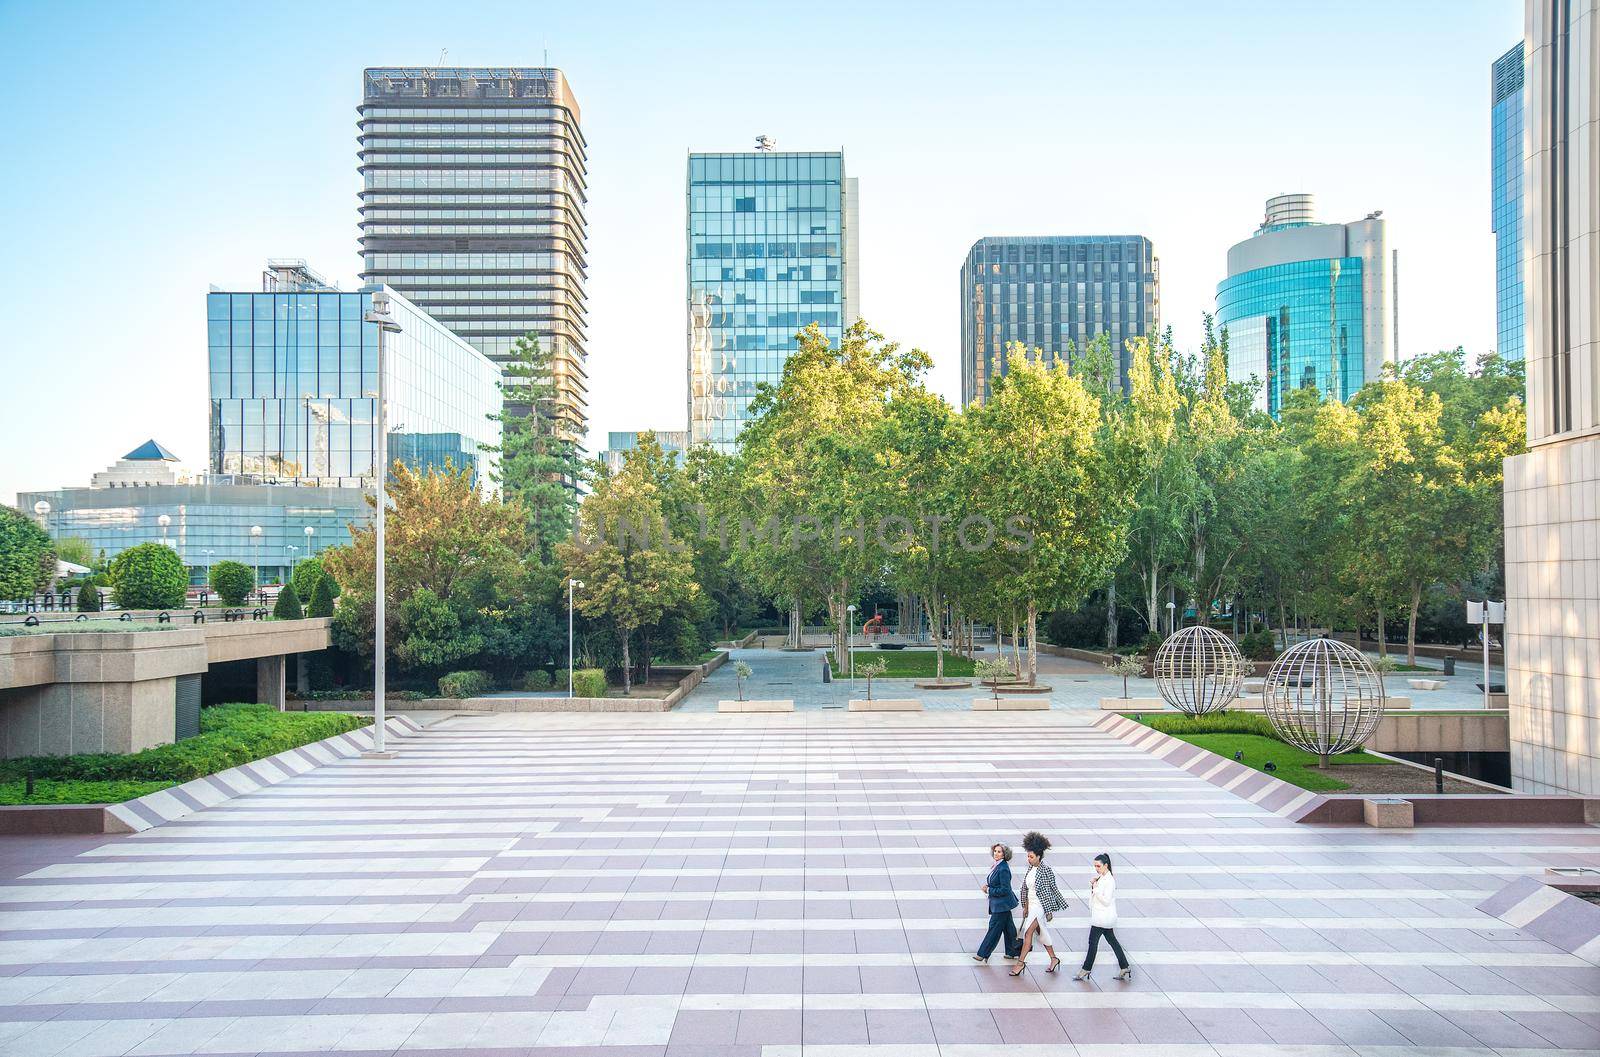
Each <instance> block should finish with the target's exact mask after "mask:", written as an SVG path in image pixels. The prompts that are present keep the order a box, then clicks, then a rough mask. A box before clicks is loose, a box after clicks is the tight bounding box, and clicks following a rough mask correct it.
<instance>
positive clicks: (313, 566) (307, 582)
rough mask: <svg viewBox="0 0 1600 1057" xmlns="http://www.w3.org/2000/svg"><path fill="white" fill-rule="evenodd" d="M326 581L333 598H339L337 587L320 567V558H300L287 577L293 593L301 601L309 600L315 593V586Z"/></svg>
mask: <svg viewBox="0 0 1600 1057" xmlns="http://www.w3.org/2000/svg"><path fill="white" fill-rule="evenodd" d="M324 580H326V581H328V582H329V584H330V585H331V586H332V588H333V595H334V597H335V598H337V597H338V596H339V585H338V583H337V582H336V581H334V579H333V577H331V576H329V575H328V571H327V570H326V569H324V568H323V567H322V559H321V558H320V557H310V558H301V559H300V560H299V561H298V562H296V563H295V566H294V572H293V573H292V574H291V575H290V577H289V582H290V583H291V584H293V585H294V593H295V594H296V595H298V596H299V597H300V598H302V599H306V600H309V599H311V598H313V597H314V596H315V595H316V593H317V584H319V583H321V582H322V581H324Z"/></svg>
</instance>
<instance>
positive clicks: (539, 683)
mask: <svg viewBox="0 0 1600 1057" xmlns="http://www.w3.org/2000/svg"><path fill="white" fill-rule="evenodd" d="M522 688H523V689H524V690H548V689H550V673H549V672H547V671H545V670H544V669H543V668H535V669H534V670H533V671H531V672H529V673H528V674H526V675H524V676H523V677H522Z"/></svg>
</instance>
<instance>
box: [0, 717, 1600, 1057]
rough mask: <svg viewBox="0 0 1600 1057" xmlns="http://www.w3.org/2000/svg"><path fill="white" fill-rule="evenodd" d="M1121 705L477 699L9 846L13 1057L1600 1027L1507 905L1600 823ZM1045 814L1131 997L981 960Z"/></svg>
mask: <svg viewBox="0 0 1600 1057" xmlns="http://www.w3.org/2000/svg"><path fill="white" fill-rule="evenodd" d="M1091 718H1092V717H1091V716H1088V715H1086V714H1084V713H1079V712H1068V711H1055V712H1050V713H1031V714H1029V713H1017V714H1009V715H994V714H981V713H980V714H976V715H972V714H967V715H963V714H959V713H955V712H949V713H930V714H925V715H906V714H900V715H896V714H877V715H862V714H856V715H849V714H840V713H833V712H821V711H815V712H809V713H797V714H795V715H789V716H724V717H718V716H715V715H703V714H698V715H697V714H689V715H682V714H668V715H661V716H653V715H622V716H616V715H548V716H545V715H527V714H523V715H498V716H494V715H480V716H464V717H458V718H455V719H450V720H445V721H443V722H440V723H437V724H434V725H433V726H431V727H429V728H428V729H426V730H424V731H422V732H420V733H418V734H415V735H413V736H410V737H406V738H403V739H400V740H399V741H398V745H399V748H400V751H401V755H400V756H399V757H398V758H397V759H395V760H390V761H376V760H366V759H361V758H352V759H341V760H334V761H331V762H329V763H326V764H325V765H323V766H321V767H318V768H316V769H315V770H311V771H309V772H307V773H305V774H302V775H299V776H297V777H294V778H291V779H289V780H287V781H284V782H282V783H280V784H278V785H274V786H270V787H267V788H263V789H260V790H258V791H256V792H254V793H251V794H249V795H246V796H243V797H241V798H239V799H236V800H232V801H229V802H227V803H225V804H221V805H217V806H213V807H209V808H206V809H205V810H202V811H198V812H195V813H194V814H192V815H189V816H188V817H186V818H183V819H181V820H179V821H176V822H171V823H167V824H165V825H161V826H158V827H156V828H154V829H151V830H148V831H146V832H143V833H139V834H133V835H128V836H123V837H112V838H93V839H77V840H68V839H55V840H48V839H47V840H37V839H33V840H29V839H22V838H10V839H7V840H5V841H3V842H0V869H3V870H4V873H3V875H0V876H3V877H4V878H5V879H4V880H0V902H3V904H4V905H3V906H0V1055H17V1057H46V1055H61V1057H111V1055H121V1054H143V1055H154V1057H177V1055H188V1054H214V1055H223V1054H226V1055H243V1054H261V1055H269V1054H270V1055H273V1057H285V1055H289V1054H305V1053H338V1054H342V1055H344V1057H373V1055H380V1054H381V1055H391V1054H428V1053H433V1054H452V1055H463V1057H490V1055H497V1057H506V1055H513V1054H516V1055H538V1057H664V1055H671V1057H680V1055H682V1057H689V1055H694V1057H806V1055H811V1057H979V1055H983V1057H990V1055H996V1054H1013V1053H1017V1054H1024V1055H1028V1057H1045V1055H1049V1057H1056V1055H1063V1057H1075V1055H1081V1057H1124V1055H1125V1057H1267V1055H1280V1054H1283V1055H1291V1057H1293V1055H1310V1057H1335V1055H1338V1057H1354V1055H1368V1054H1370V1055H1381V1057H1413V1055H1414V1057H1478V1055H1484V1057H1519V1055H1530V1054H1542V1055H1551V1057H1565V1055H1570V1054H1575V1053H1580V1052H1581V1053H1590V1054H1596V1053H1600V967H1597V966H1595V965H1593V964H1591V963H1589V962H1587V961H1585V960H1583V959H1581V958H1579V957H1577V956H1575V955H1573V954H1570V953H1568V952H1566V951H1563V950H1561V949H1560V948H1559V947H1557V946H1554V945H1552V944H1550V943H1547V942H1545V941H1544V940H1541V939H1539V938H1537V937H1535V936H1533V935H1531V934H1530V933H1527V932H1524V931H1520V930H1519V929H1518V928H1516V927H1514V926H1512V925H1510V924H1508V923H1506V922H1505V921H1502V920H1500V919H1498V918H1496V917H1493V916H1491V915H1489V914H1486V913H1483V912H1481V911H1478V910H1477V909H1475V907H1476V905H1477V904H1478V903H1480V902H1482V901H1484V900H1485V899H1486V898H1488V897H1489V896H1491V895H1493V894H1494V893H1496V892H1497V891H1499V890H1501V889H1503V888H1504V887H1505V886H1506V885H1507V884H1508V883H1509V882H1511V881H1514V880H1515V879H1517V878H1518V877H1523V876H1530V875H1534V874H1537V873H1539V872H1540V871H1542V870H1543V869H1544V868H1545V867H1546V866H1576V865H1589V866H1600V828H1596V827H1538V828H1533V827H1529V828H1514V827H1462V828H1429V829H1422V830H1416V831H1409V832H1385V831H1376V830H1369V829H1365V828H1362V827H1349V828H1318V827H1309V826H1300V825H1296V824H1294V823H1292V822H1288V821H1286V820H1284V819H1282V818H1280V817H1278V816H1277V815H1274V814H1272V813H1270V812H1269V811H1267V810H1265V809H1263V808H1261V807H1259V806H1257V805H1255V804H1252V803H1250V802H1248V801H1247V800H1244V799H1241V798H1239V797H1237V796H1235V795H1233V794H1232V793H1230V792H1228V791H1226V790H1223V789H1220V788H1218V787H1216V786H1214V785H1211V784H1209V783H1207V782H1204V781H1202V780H1201V779H1200V778H1198V777H1196V776H1194V775H1191V774H1189V773H1187V772H1185V771H1182V770H1179V769H1178V768H1175V767H1173V766H1171V765H1169V764H1167V763H1165V762H1163V761H1161V760H1159V759H1156V758H1154V757H1152V756H1150V755H1147V754H1145V753H1143V752H1141V751H1139V750H1138V749H1136V748H1134V747H1132V746H1129V745H1126V744H1124V743H1122V742H1120V741H1117V740H1115V739H1114V738H1112V737H1110V736H1109V735H1107V734H1105V733H1103V732H1101V731H1099V730H1096V729H1094V728H1092V727H1091V726H1089V725H1088V722H1089V720H1090V719H1091ZM1030 828H1039V829H1042V830H1044V831H1045V832H1047V833H1049V834H1050V835H1052V836H1053V838H1054V839H1055V841H1056V847H1055V849H1054V850H1053V851H1052V852H1051V854H1050V861H1051V862H1052V864H1053V865H1054V866H1055V867H1056V870H1057V872H1058V876H1059V877H1060V878H1061V880H1062V882H1063V889H1064V890H1065V892H1066V894H1067V896H1068V898H1069V899H1070V900H1071V901H1072V905H1071V906H1070V908H1069V909H1068V911H1067V912H1066V914H1065V915H1064V917H1065V918H1066V920H1065V921H1062V920H1060V919H1059V918H1058V921H1057V925H1058V927H1059V928H1060V930H1061V932H1062V934H1063V935H1064V937H1068V938H1070V946H1071V947H1072V948H1073V949H1071V950H1067V949H1063V950H1062V951H1061V953H1062V955H1063V957H1064V958H1065V959H1067V963H1068V966H1069V967H1070V966H1071V964H1072V960H1073V959H1074V958H1076V957H1078V956H1079V955H1080V954H1081V947H1080V946H1079V945H1080V944H1081V943H1082V940H1083V938H1084V934H1085V932H1086V918H1085V914H1084V908H1083V902H1082V899H1081V893H1082V889H1083V887H1084V885H1085V884H1086V881H1087V871H1088V860H1089V858H1090V857H1091V856H1092V855H1093V854H1094V853H1095V852H1099V851H1109V852H1111V853H1112V854H1113V856H1115V857H1116V861H1117V876H1118V880H1119V882H1120V888H1121V892H1120V900H1119V902H1120V903H1121V911H1122V923H1121V925H1120V926H1119V928H1118V933H1119V935H1120V936H1121V937H1122V939H1123V942H1124V944H1125V945H1126V947H1127V948H1128V951H1129V954H1130V956H1131V957H1132V959H1133V962H1134V966H1135V970H1136V975H1135V977H1134V979H1133V980H1132V981H1131V982H1130V983H1118V982H1116V981H1113V980H1112V979H1111V978H1110V975H1111V974H1110V970H1109V969H1108V968H1107V967H1106V961H1104V960H1103V961H1102V962H1101V964H1100V965H1099V966H1097V969H1096V975H1095V978H1094V980H1093V981H1092V982H1089V983H1075V982H1073V981H1072V980H1071V979H1070V978H1069V977H1068V976H1067V974H1065V973H1056V974H1054V975H1047V974H1046V973H1045V972H1044V964H1045V963H1044V959H1043V957H1038V958H1036V959H1035V960H1034V962H1033V963H1032V967H1031V968H1030V970H1029V971H1028V972H1027V973H1026V974H1025V975H1024V976H1023V977H1021V978H1019V979H1012V978H1010V977H1009V976H1007V975H1006V965H1005V963H1003V962H1002V961H1001V960H1000V959H998V958H997V959H996V960H995V962H994V963H993V964H990V965H982V966H980V965H976V964H975V963H974V962H973V961H972V960H971V958H970V956H969V953H968V952H970V951H971V950H972V949H973V948H974V947H975V946H976V944H977V941H978V939H979V938H980V936H981V934H982V931H983V926H984V923H985V922H984V917H985V915H984V912H983V911H984V905H983V901H982V896H981V894H980V893H979V892H978V885H979V884H980V883H981V881H982V879H983V874H984V873H985V871H986V869H987V866H988V856H987V851H986V848H987V846H988V844H989V842H990V841H991V840H996V839H999V840H1007V841H1010V842H1013V843H1015V842H1016V841H1017V840H1018V837H1019V836H1020V834H1021V833H1022V832H1023V831H1024V830H1026V829H1030ZM1106 957H1107V955H1106V952H1102V959H1105V958H1106Z"/></svg>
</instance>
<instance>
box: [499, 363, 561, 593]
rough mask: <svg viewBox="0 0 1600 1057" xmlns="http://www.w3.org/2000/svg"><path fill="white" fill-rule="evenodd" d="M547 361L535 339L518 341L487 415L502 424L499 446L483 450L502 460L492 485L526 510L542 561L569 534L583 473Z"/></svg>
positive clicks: (535, 544)
mask: <svg viewBox="0 0 1600 1057" xmlns="http://www.w3.org/2000/svg"><path fill="white" fill-rule="evenodd" d="M551 360H552V357H551V355H550V353H548V352H546V351H545V350H544V348H543V347H542V346H541V345H540V342H539V338H538V336H537V335H535V334H525V335H523V336H522V337H521V338H519V339H518V340H517V343H516V345H515V346H514V347H513V348H512V350H511V360H510V361H509V362H508V363H507V364H506V365H505V373H504V378H503V379H502V381H501V382H500V383H499V386H500V394H501V408H500V411H499V412H498V413H497V414H494V415H491V416H489V417H490V418H491V419H493V420H495V421H497V422H499V423H500V431H501V440H500V445H499V446H498V447H485V448H484V450H485V451H486V452H489V453H492V454H495V455H498V456H499V457H500V465H499V469H498V472H497V473H495V474H494V475H493V480H494V482H495V483H496V484H498V485H499V486H500V490H501V492H502V494H503V495H504V497H505V499H506V500H507V501H510V500H513V499H515V500H520V501H521V503H522V505H523V508H524V509H526V510H527V512H528V528H529V530H530V533H531V535H532V537H533V547H534V553H535V554H536V555H537V556H538V558H539V560H540V561H541V562H547V561H549V560H550V559H551V556H552V555H553V553H554V551H553V548H554V546H555V544H556V543H558V542H560V541H561V540H564V539H566V538H567V537H568V536H569V535H571V533H572V517H573V513H574V512H575V511H576V510H577V508H578V491H577V488H578V483H579V480H580V478H581V475H582V468H583V462H582V456H581V453H580V452H579V449H578V445H577V443H576V442H575V441H573V440H570V439H568V438H567V436H565V435H564V434H565V433H566V429H565V428H564V427H565V423H563V422H562V420H561V414H560V410H559V408H558V406H557V391H556V384H555V374H554V370H553V368H552V366H551Z"/></svg>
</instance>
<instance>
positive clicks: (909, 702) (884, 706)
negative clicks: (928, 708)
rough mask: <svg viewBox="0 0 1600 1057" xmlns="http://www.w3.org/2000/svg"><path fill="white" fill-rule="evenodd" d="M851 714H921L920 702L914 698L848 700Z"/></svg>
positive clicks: (855, 698)
mask: <svg viewBox="0 0 1600 1057" xmlns="http://www.w3.org/2000/svg"><path fill="white" fill-rule="evenodd" d="M850 711H852V712H921V711H922V701H921V700H920V699H918V698H915V697H875V698H873V699H872V700H870V701H868V700H866V699H865V698H860V697H853V698H851V699H850Z"/></svg>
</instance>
